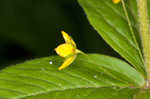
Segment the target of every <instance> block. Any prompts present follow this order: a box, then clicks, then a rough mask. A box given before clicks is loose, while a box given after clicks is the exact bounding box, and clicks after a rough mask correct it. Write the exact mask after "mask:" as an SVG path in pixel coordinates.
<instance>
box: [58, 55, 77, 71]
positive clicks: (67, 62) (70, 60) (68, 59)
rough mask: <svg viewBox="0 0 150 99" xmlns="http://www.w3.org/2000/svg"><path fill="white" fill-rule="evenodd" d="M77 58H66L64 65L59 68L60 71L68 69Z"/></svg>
mask: <svg viewBox="0 0 150 99" xmlns="http://www.w3.org/2000/svg"><path fill="white" fill-rule="evenodd" d="M75 58H76V55H74V56H71V57H69V58H66V59H65V61H64V63H63V64H62V65H61V66H60V67H59V68H58V70H62V69H64V68H66V67H68V66H69V65H70V64H71V63H72V62H73V61H74V60H75Z"/></svg>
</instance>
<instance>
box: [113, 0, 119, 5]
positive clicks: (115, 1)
mask: <svg viewBox="0 0 150 99" xmlns="http://www.w3.org/2000/svg"><path fill="white" fill-rule="evenodd" d="M112 2H113V3H114V4H118V3H119V2H120V0H112Z"/></svg>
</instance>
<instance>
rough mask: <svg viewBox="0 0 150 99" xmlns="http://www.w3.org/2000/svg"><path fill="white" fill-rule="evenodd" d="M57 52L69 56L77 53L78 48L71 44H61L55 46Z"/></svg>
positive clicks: (62, 55)
mask: <svg viewBox="0 0 150 99" xmlns="http://www.w3.org/2000/svg"><path fill="white" fill-rule="evenodd" d="M55 51H56V53H57V54H58V55H59V56H61V57H67V56H70V55H75V54H76V49H75V48H74V46H72V45H71V44H67V43H64V44H61V45H59V46H58V47H57V48H55Z"/></svg>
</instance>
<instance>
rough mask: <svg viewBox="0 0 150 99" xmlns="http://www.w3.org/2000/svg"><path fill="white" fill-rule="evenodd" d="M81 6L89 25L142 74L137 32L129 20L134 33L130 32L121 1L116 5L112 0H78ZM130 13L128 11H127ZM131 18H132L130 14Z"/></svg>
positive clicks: (142, 67)
mask: <svg viewBox="0 0 150 99" xmlns="http://www.w3.org/2000/svg"><path fill="white" fill-rule="evenodd" d="M78 1H79V3H80V4H81V6H82V7H83V9H84V11H85V13H86V15H87V18H88V20H89V22H90V23H91V25H92V26H93V27H94V28H95V29H96V30H97V32H98V33H99V34H100V35H101V36H102V37H103V39H104V40H105V41H106V42H107V43H108V44H109V45H110V46H111V47H112V48H113V49H114V50H116V51H117V52H118V53H119V54H120V55H121V56H122V57H123V58H125V59H126V60H127V61H128V62H129V63H131V64H132V65H133V66H134V67H135V68H136V69H137V70H138V71H139V72H141V73H142V74H143V75H144V76H145V75H146V74H145V70H144V64H143V57H142V54H141V50H140V49H139V47H138V46H139V45H137V41H136V40H134V39H133V38H134V37H138V35H139V34H138V32H137V30H136V27H135V26H134V25H135V24H134V23H135V22H134V21H131V23H132V28H133V30H134V32H135V34H132V33H131V31H130V29H129V25H128V22H127V20H126V17H125V15H124V11H123V8H122V5H121V3H120V4H118V5H116V4H113V3H112V0H78ZM129 15H130V13H129ZM130 18H132V19H131V20H134V18H133V16H131V15H130Z"/></svg>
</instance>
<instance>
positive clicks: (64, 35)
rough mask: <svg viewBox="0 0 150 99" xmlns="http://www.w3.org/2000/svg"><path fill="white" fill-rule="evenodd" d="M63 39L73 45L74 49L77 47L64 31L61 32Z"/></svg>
mask: <svg viewBox="0 0 150 99" xmlns="http://www.w3.org/2000/svg"><path fill="white" fill-rule="evenodd" d="M61 33H62V35H63V38H64V40H65V42H66V43H69V44H72V45H73V46H74V47H76V44H75V42H74V41H73V39H72V38H71V37H70V36H69V35H68V34H67V33H66V32H64V31H61Z"/></svg>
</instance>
